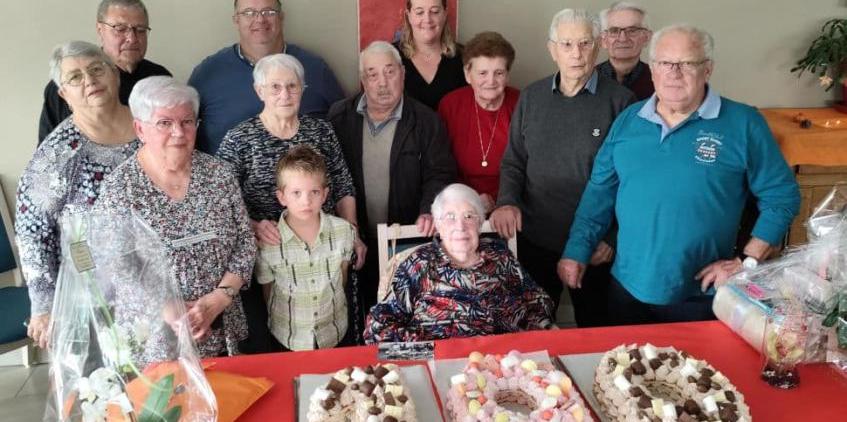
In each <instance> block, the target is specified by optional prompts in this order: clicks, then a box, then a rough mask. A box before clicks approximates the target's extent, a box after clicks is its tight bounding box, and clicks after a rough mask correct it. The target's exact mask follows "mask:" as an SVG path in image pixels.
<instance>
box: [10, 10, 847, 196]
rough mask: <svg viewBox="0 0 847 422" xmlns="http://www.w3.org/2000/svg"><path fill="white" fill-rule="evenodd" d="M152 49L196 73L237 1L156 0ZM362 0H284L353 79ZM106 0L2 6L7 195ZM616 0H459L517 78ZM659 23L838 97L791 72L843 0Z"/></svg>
mask: <svg viewBox="0 0 847 422" xmlns="http://www.w3.org/2000/svg"><path fill="white" fill-rule="evenodd" d="M146 3H147V6H148V8H149V9H150V15H151V26H152V27H153V32H152V33H151V34H150V48H149V50H148V58H150V59H152V60H153V61H156V62H158V63H161V64H163V65H165V66H166V67H168V68H169V69H170V70H171V71H172V72H173V73H174V74H175V75H176V76H177V77H178V78H181V79H186V78H187V77H188V75H189V74H190V72H191V69H192V68H193V67H194V65H195V64H196V63H198V62H199V61H200V60H201V59H202V58H203V57H205V56H206V55H208V54H210V53H212V52H214V51H216V50H217V49H219V48H221V47H222V46H223V45H226V44H228V43H232V42H233V40H234V39H235V31H234V29H233V27H232V23H231V20H230V15H231V14H232V9H231V8H232V2H231V1H230V0H147V2H146ZM356 3H357V2H356V0H285V1H284V4H285V9H286V11H287V14H288V18H287V22H286V35H287V38H288V39H289V40H290V41H292V42H295V43H298V44H300V45H302V46H304V47H307V48H310V49H312V50H313V51H315V52H317V53H319V54H321V55H322V56H323V57H324V58H325V59H326V60H327V61H328V62H329V64H330V66H331V67H332V68H333V69H334V70H335V72H336V74H337V75H338V77H339V79H340V80H341V82H342V85H343V86H344V88H345V90H346V91H347V92H348V93H352V92H353V90H354V89H356V87H357V82H356V57H357V54H356V46H357V41H356V38H357V25H356ZM97 4H98V0H70V1H69V0H38V1H4V2H3V5H2V6H0V34H2V36H0V51H2V52H3V56H4V57H3V59H2V63H3V64H2V67H0V87H1V88H2V89H0V96H1V97H0V98H2V101H0V128H2V141H0V142H2V153H0V175H2V185H3V187H4V188H5V191H6V198H7V199H8V200H12V199H13V193H14V189H15V185H16V183H17V178H18V176H19V175H20V172H21V171H22V170H23V168H24V166H25V165H26V163H27V161H28V160H29V157H30V156H31V154H32V151H33V149H34V148H35V144H36V135H37V121H38V115H39V112H40V109H41V93H42V89H43V87H44V83H45V82H46V80H47V65H46V63H47V57H48V55H49V53H50V51H51V49H52V47H53V46H55V45H56V44H58V43H60V42H63V41H67V40H70V39H84V40H89V41H96V38H95V33H94V20H95V16H94V14H95V9H96V5H97ZM606 4H607V2H606V1H603V2H599V1H587V0H578V1H561V0H556V1H554V0H460V19H459V21H460V28H459V32H460V37H459V38H460V40H467V39H468V38H470V36H472V35H473V34H475V33H476V32H479V31H482V30H489V29H493V30H497V31H500V32H502V33H503V34H504V35H505V36H506V38H508V39H509V40H511V42H512V43H513V44H514V45H515V47H516V49H517V51H518V58H517V61H516V63H515V66H514V69H513V72H512V73H513V75H512V82H513V84H514V85H516V86H518V87H522V86H524V85H526V84H527V83H528V82H530V81H532V80H535V79H538V78H540V77H542V76H544V75H547V74H549V73H551V72H552V71H553V65H552V62H551V61H550V59H549V58H548V56H547V52H546V49H545V46H544V43H545V39H546V33H547V28H548V26H549V22H550V19H551V17H552V15H553V14H554V13H555V12H556V11H557V10H559V9H560V8H562V7H565V6H569V7H587V8H589V9H592V10H595V11H596V10H598V9H600V8H602V7H604V6H605V5H606ZM641 4H642V5H643V6H645V7H646V8H647V9H649V10H650V12H651V15H652V23H653V27H660V26H663V25H666V24H669V23H672V22H682V21H685V22H689V23H693V24H696V25H700V26H703V27H705V28H706V29H708V30H710V31H711V32H712V33H713V34H714V36H715V38H716V45H717V51H716V60H717V67H716V72H715V75H714V78H713V84H714V86H715V87H717V89H718V90H719V91H720V92H721V93H722V94H724V95H726V96H730V97H733V98H735V99H738V100H741V101H744V102H747V103H751V104H754V105H757V106H760V107H775V106H820V105H823V104H825V102H826V101H830V100H832V99H833V98H834V94H833V93H824V92H823V91H822V90H820V89H817V88H816V87H815V86H814V85H815V80H814V79H813V78H811V77H804V78H803V79H800V80H798V79H797V78H796V77H795V76H794V75H792V74H790V73H789V72H788V69H789V68H790V67H791V65H792V63H793V62H794V61H795V60H796V59H797V58H798V56H800V55H801V54H802V53H803V51H804V50H805V46H806V45H808V42H809V41H810V40H811V39H812V38H813V33H814V32H816V30H817V28H818V27H819V26H820V25H821V24H822V23H823V22H824V21H825V20H826V19H827V18H829V17H833V16H847V7H845V1H844V0H805V1H797V0H745V1H738V0H706V1H704V0H675V1H668V0H664V1H663V0H642V1H641Z"/></svg>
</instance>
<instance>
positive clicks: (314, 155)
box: [276, 145, 328, 190]
mask: <svg viewBox="0 0 847 422" xmlns="http://www.w3.org/2000/svg"><path fill="white" fill-rule="evenodd" d="M286 171H297V172H301V173H305V174H309V175H314V176H320V177H321V178H322V179H323V183H322V185H323V187H327V184H328V183H327V177H326V161H325V160H324V158H323V156H322V155H321V154H320V153H318V152H317V151H315V150H314V149H313V148H312V147H310V146H308V145H298V146H296V147H293V148H291V149H290V150H288V153H287V154H285V155H284V156H282V158H280V159H279V162H277V163H276V186H277V188H278V189H279V190H283V188H284V187H285V178H284V177H283V174H284V173H285V172H286Z"/></svg>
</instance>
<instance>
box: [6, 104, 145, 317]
mask: <svg viewBox="0 0 847 422" xmlns="http://www.w3.org/2000/svg"><path fill="white" fill-rule="evenodd" d="M140 145H141V144H140V143H139V142H138V140H132V141H130V142H127V143H124V144H119V145H104V144H98V143H96V142H93V141H91V140H89V139H88V138H87V137H86V136H85V135H83V134H82V132H80V130H79V128H78V127H77V126H76V125H75V124H74V122H73V118H72V117H68V118H67V119H65V120H64V121H63V122H62V123H60V124H59V126H57V127H56V129H54V130H53V132H51V133H50V135H48V136H47V138H45V139H44V142H43V143H42V144H41V145H39V147H38V149H37V150H36V151H35V153H34V154H33V156H32V160H30V162H29V164H28V165H27V167H26V169H24V172H23V174H22V175H21V179H20V180H19V181H18V191H17V207H16V209H15V232H16V234H17V242H18V250H19V252H20V256H21V267H22V270H23V275H24V278H25V279H26V282H27V285H28V287H29V297H30V301H31V302H32V306H31V312H32V314H33V315H37V314H44V313H47V312H50V308H51V307H52V306H53V294H54V293H55V291H56V275H57V274H58V272H59V261H60V257H61V244H60V240H61V237H60V235H59V233H60V231H59V229H60V219H59V217H60V215H61V214H62V213H63V212H73V211H74V210H85V209H88V208H90V207H91V205H92V204H94V201H96V200H97V197H98V196H99V193H100V186H101V184H102V183H103V179H104V178H105V177H106V175H108V174H109V173H111V172H112V170H114V169H115V168H116V167H118V165H119V164H121V163H122V162H124V161H126V159H127V158H128V157H130V156H132V155H133V154H134V153H135V151H136V150H137V149H138V147H139V146H140Z"/></svg>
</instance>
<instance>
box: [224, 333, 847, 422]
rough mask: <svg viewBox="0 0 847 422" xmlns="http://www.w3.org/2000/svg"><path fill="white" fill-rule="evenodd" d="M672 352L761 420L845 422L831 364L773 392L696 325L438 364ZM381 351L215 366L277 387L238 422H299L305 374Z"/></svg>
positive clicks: (261, 358)
mask: <svg viewBox="0 0 847 422" xmlns="http://www.w3.org/2000/svg"><path fill="white" fill-rule="evenodd" d="M645 342H650V343H653V344H654V345H657V346H667V345H672V346H675V347H676V348H678V349H681V350H686V351H688V352H689V353H691V354H692V355H694V356H695V357H697V358H700V359H706V360H708V361H709V363H711V364H712V365H713V366H715V367H716V368H717V369H718V370H720V371H721V372H723V373H724V374H725V375H726V376H727V377H729V379H730V381H732V382H733V383H734V384H735V385H736V386H737V387H738V389H739V390H740V391H741V392H742V393H743V394H744V396H745V397H746V401H747V403H748V404H749V405H750V408H751V410H752V412H753V419H754V420H756V421H764V422H772V421H845V420H847V378H845V377H842V376H841V375H839V374H838V373H837V372H836V371H835V369H834V368H833V367H832V366H830V365H822V364H815V365H806V366H804V367H802V368H800V386H799V387H797V388H795V389H792V390H779V389H775V388H772V387H770V386H768V385H767V384H765V383H764V382H763V381H761V380H760V379H759V372H760V370H761V366H760V365H761V357H760V356H759V354H758V353H757V352H756V351H754V350H753V349H752V348H750V346H748V345H747V343H745V342H744V340H742V339H741V338H740V337H738V336H736V335H735V334H734V333H732V332H731V331H730V330H729V329H728V328H726V327H725V326H724V325H723V324H722V323H720V322H718V321H713V322H696V323H680V324H662V325H642V326H628V327H607V328H589V329H570V330H555V331H535V332H526V333H519V334H508V335H501V336H489V337H474V338H467V339H455V340H445V341H438V342H436V345H435V354H436V358H457V357H464V356H467V355H468V354H469V353H470V352H472V351H474V350H478V351H482V352H487V353H505V352H508V351H510V350H512V349H517V350H524V351H533V350H542V349H546V350H548V351H549V352H550V354H551V355H552V356H556V355H563V354H574V353H591V352H602V351H605V350H608V349H610V348H613V347H615V346H617V345H619V344H622V343H645ZM376 350H377V349H376V347H374V346H363V347H351V348H341V349H330V350H319V351H314V352H297V353H275V354H265V355H252V356H239V357H234V358H219V359H212V360H213V361H215V362H217V364H216V369H220V370H224V371H230V372H236V373H240V374H244V375H248V376H264V377H267V378H270V379H272V380H273V381H274V382H275V383H276V385H275V386H274V387H273V388H272V389H271V391H269V392H268V393H267V394H266V395H265V397H262V398H261V399H259V401H258V402H256V404H255V405H254V406H253V407H252V408H250V409H249V410H248V411H247V412H246V413H245V414H244V415H243V416H242V418H240V419H239V421H262V422H264V421H294V420H296V415H295V413H294V412H295V406H294V382H293V381H294V378H296V377H297V375H299V374H303V373H312V374H319V373H329V372H334V371H336V370H337V369H340V368H342V367H345V366H349V365H367V364H371V363H374V362H376V361H377V358H376V353H377V352H376Z"/></svg>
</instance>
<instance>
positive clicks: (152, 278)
mask: <svg viewBox="0 0 847 422" xmlns="http://www.w3.org/2000/svg"><path fill="white" fill-rule="evenodd" d="M165 251H166V250H165V246H164V245H163V244H162V243H161V242H160V240H159V238H158V237H157V235H156V234H155V232H153V231H152V230H151V229H150V227H148V226H147V225H146V224H145V223H144V222H143V221H142V220H141V219H140V218H138V217H136V216H133V215H131V214H129V213H127V214H123V215H115V214H114V213H104V212H89V213H66V214H65V215H64V216H63V218H62V258H61V260H62V261H61V266H60V270H59V275H58V280H57V287H56V294H55V298H54V303H53V310H52V321H53V322H52V324H53V326H52V334H51V340H50V341H51V363H50V384H51V391H50V395H49V396H48V402H47V409H46V411H45V416H44V420H45V421H84V422H89V421H92V422H93V421H136V422H145V421H157V422H159V421H167V422H175V421H214V420H216V415H217V404H216V401H215V396H214V393H213V392H212V389H211V388H210V386H209V383H208V382H207V380H206V378H205V375H204V373H203V369H202V368H201V366H200V362H199V359H198V354H197V351H196V348H195V346H194V343H193V340H192V337H191V334H190V332H189V327H188V324H187V322H186V320H185V313H186V310H185V304H184V302H183V300H182V297H181V294H180V291H179V288H178V286H177V284H176V281H175V279H174V277H173V276H172V274H171V272H170V266H169V264H168V259H167V255H166V252H165Z"/></svg>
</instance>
